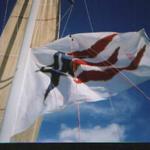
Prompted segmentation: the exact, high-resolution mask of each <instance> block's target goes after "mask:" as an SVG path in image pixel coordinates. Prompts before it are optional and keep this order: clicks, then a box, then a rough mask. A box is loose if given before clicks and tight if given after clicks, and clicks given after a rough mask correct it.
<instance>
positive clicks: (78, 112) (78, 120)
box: [76, 103, 81, 142]
mask: <svg viewBox="0 0 150 150" xmlns="http://www.w3.org/2000/svg"><path fill="white" fill-rule="evenodd" d="M76 106H77V123H78V142H80V141H81V132H80V131H81V123H80V104H79V103H77V104H76Z"/></svg>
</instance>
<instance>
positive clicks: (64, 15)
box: [60, 6, 71, 22]
mask: <svg viewBox="0 0 150 150" xmlns="http://www.w3.org/2000/svg"><path fill="white" fill-rule="evenodd" d="M70 9H71V6H70V7H68V9H67V10H66V11H65V13H64V14H63V16H62V18H61V20H60V22H62V21H63V20H64V18H65V17H66V15H67V14H68V12H69V10H70Z"/></svg>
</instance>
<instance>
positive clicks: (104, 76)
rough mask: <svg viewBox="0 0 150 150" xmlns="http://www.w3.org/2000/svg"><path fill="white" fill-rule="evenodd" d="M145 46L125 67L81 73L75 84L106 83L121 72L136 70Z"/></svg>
mask: <svg viewBox="0 0 150 150" xmlns="http://www.w3.org/2000/svg"><path fill="white" fill-rule="evenodd" d="M145 48H146V45H145V46H144V47H143V48H142V49H141V50H140V51H139V52H138V54H137V56H136V57H135V59H134V60H133V61H132V62H131V63H130V64H129V66H127V67H123V68H115V67H114V68H109V69H106V70H104V71H94V70H91V71H83V72H81V73H80V74H79V75H78V76H77V78H76V79H75V82H76V83H85V82H88V81H91V80H92V81H107V80H110V79H112V78H113V77H114V76H115V75H116V74H118V73H119V72H120V71H123V70H136V69H137V68H138V65H139V63H140V61H141V59H142V57H143V54H144V52H145Z"/></svg>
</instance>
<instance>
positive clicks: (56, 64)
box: [13, 30, 150, 134]
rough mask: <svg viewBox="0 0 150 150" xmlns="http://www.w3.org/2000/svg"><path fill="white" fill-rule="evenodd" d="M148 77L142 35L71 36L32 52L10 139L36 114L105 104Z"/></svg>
mask: <svg viewBox="0 0 150 150" xmlns="http://www.w3.org/2000/svg"><path fill="white" fill-rule="evenodd" d="M149 78H150V44H149V39H148V38H147V36H146V33H145V32H144V30H140V31H138V32H127V33H116V32H98V33H81V34H74V35H72V36H67V37H64V38H62V39H59V40H56V41H54V42H52V43H49V44H47V45H45V46H42V47H40V48H35V49H32V51H31V52H30V54H29V58H28V60H27V68H26V74H25V78H24V82H23V83H24V84H23V85H22V93H21V96H20V99H19V101H20V106H19V108H18V114H17V122H15V130H14V133H13V134H16V133H19V132H21V131H23V130H25V129H26V128H28V127H30V126H31V125H32V124H33V123H34V121H35V120H36V119H37V117H38V116H40V115H43V114H45V113H49V112H54V111H57V110H60V109H62V108H64V107H65V106H67V105H70V104H73V103H78V102H93V101H100V100H107V99H108V98H109V97H110V96H113V95H117V94H118V93H119V92H121V91H123V90H126V89H128V88H130V87H132V86H133V85H137V84H139V83H142V82H144V81H146V80H148V79H149ZM130 81H132V84H131V83H130ZM16 92H17V91H16Z"/></svg>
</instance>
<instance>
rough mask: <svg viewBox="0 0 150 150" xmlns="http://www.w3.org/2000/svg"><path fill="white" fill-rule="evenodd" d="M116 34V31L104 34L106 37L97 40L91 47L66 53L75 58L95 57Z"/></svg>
mask: <svg viewBox="0 0 150 150" xmlns="http://www.w3.org/2000/svg"><path fill="white" fill-rule="evenodd" d="M116 35H117V33H114V34H111V35H109V36H106V37H104V38H102V39H100V40H98V41H97V42H96V43H95V44H94V45H92V46H91V48H88V49H86V50H82V51H75V52H71V53H68V55H71V56H73V57H76V58H93V57H96V56H97V55H98V54H99V53H100V52H102V51H103V50H104V49H105V47H106V46H107V45H108V44H109V43H110V42H111V41H112V39H113V37H114V36H116Z"/></svg>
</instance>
